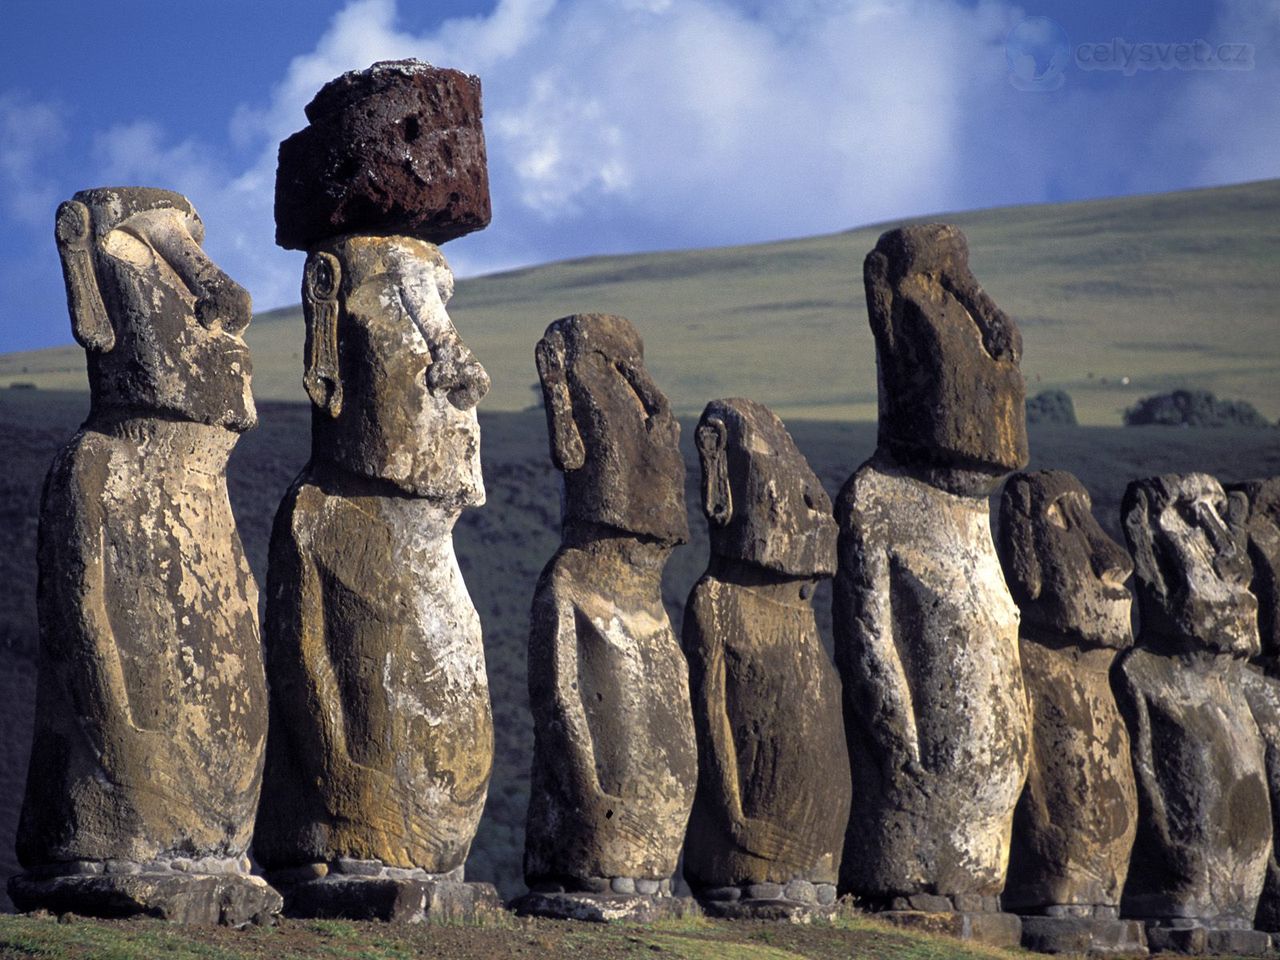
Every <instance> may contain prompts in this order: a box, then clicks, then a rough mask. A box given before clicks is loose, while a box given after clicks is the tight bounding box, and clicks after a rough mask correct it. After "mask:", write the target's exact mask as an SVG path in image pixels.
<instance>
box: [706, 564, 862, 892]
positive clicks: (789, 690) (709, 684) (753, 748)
mask: <svg viewBox="0 0 1280 960" xmlns="http://www.w3.org/2000/svg"><path fill="white" fill-rule="evenodd" d="M801 582H802V581H798V580H797V581H790V582H785V583H781V584H772V585H768V586H764V587H755V586H743V585H739V584H735V583H729V582H725V581H723V580H719V579H716V578H715V577H713V576H710V575H708V576H705V577H703V578H702V580H700V581H699V583H698V585H697V586H696V587H695V588H694V591H693V594H692V596H691V597H690V600H689V605H688V607H687V608H686V614H685V628H684V645H685V651H686V654H687V655H688V658H689V665H690V673H691V677H692V689H693V698H694V717H695V721H696V723H697V726H698V728H699V730H698V733H699V738H700V742H701V743H702V744H703V750H702V753H701V758H702V762H701V764H700V768H699V771H698V774H699V786H698V793H697V797H696V800H695V803H694V808H693V814H692V817H691V818H690V824H689V836H688V839H687V840H686V843H685V860H684V872H685V876H686V878H687V879H688V880H689V881H690V883H693V884H695V885H698V886H703V887H719V886H729V885H741V884H748V883H763V882H779V883H786V882H787V881H789V880H792V879H803V880H809V881H811V882H813V883H832V884H833V883H835V882H836V880H837V876H836V873H837V869H838V863H839V857H840V851H841V848H842V846H843V843H844V833H845V827H846V825H847V824H848V821H849V795H850V775H849V755H848V751H847V749H846V746H845V736H844V728H843V721H842V719H841V714H840V680H839V677H838V676H837V674H836V671H835V668H834V667H833V666H832V664H831V661H830V658H829V657H828V656H827V654H826V651H824V650H823V649H822V643H821V640H820V639H819V636H818V627H817V623H816V621H815V619H814V614H813V606H812V603H811V601H810V600H808V599H801V595H800V589H801V586H800V585H801ZM804 583H805V585H806V586H807V587H811V583H810V582H808V581H804Z"/></svg>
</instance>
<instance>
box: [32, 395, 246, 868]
mask: <svg viewBox="0 0 1280 960" xmlns="http://www.w3.org/2000/svg"><path fill="white" fill-rule="evenodd" d="M103 429H105V430H107V431H109V432H99V430H98V429H95V428H93V427H87V428H86V429H84V430H82V431H81V432H80V433H79V434H78V435H77V436H76V437H75V438H74V439H73V440H72V441H71V443H70V444H69V445H68V446H67V447H65V448H64V449H63V450H62V452H61V453H60V454H59V456H58V458H57V459H56V460H55V461H54V464H53V467H52V469H51V471H50V474H49V477H48V480H47V481H46V487H45V494H44V507H43V510H42V516H41V531H40V541H41V542H40V572H41V578H40V596H39V603H40V620H41V634H42V642H41V657H42V663H41V666H40V682H39V699H40V705H39V707H38V709H37V717H38V720H37V729H36V733H35V742H34V746H33V751H32V764H31V772H30V775H29V778H28V786H27V802H26V805H25V807H24V814H23V823H22V827H21V829H20V832H19V836H20V840H19V853H20V857H21V859H22V861H23V862H24V863H25V864H28V865H35V864H39V863H45V862H50V861H60V860H72V859H78V860H104V859H108V858H112V859H115V858H118V859H128V860H135V861H148V860H152V859H156V858H164V857H166V856H168V857H175V856H186V857H191V856H196V857H199V856H216V857H228V858H229V857H235V856H239V855H240V854H242V853H243V852H244V851H245V850H246V848H247V847H248V843H249V836H250V831H251V828H252V823H253V811H254V808H255V806H256V804H257V802H258V791H259V786H260V783H261V772H262V756H263V748H264V745H265V739H266V716H267V705H266V685H265V680H264V675H263V668H262V651H261V644H260V641H259V635H258V615H257V601H258V591H257V586H256V584H255V583H254V580H253V575H252V573H251V572H250V570H249V565H248V563H247V562H246V560H245V557H244V552H243V549H242V547H241V543H240V538H239V536H238V534H237V532H236V528H235V521H234V518H233V517H232V514H231V505H230V502H229V500H228V497H227V487H226V478H225V472H224V471H225V465H226V459H227V456H228V454H229V453H230V451H231V447H232V446H233V445H234V443H235V440H236V434H233V433H231V432H228V431H226V430H224V429H221V428H218V427H209V426H202V425H196V424H190V423H174V422H168V421H157V420H148V419H138V420H132V421H126V422H123V423H115V424H113V425H111V426H109V427H104V428H103Z"/></svg>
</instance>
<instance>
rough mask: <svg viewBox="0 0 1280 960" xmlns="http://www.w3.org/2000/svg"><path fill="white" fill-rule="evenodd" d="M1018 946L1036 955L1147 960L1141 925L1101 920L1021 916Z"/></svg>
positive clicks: (1132, 921) (1131, 922)
mask: <svg viewBox="0 0 1280 960" xmlns="http://www.w3.org/2000/svg"><path fill="white" fill-rule="evenodd" d="M1022 946H1023V949H1025V950H1034V951H1035V952H1036V953H1070V954H1088V955H1089V956H1094V957H1145V956H1147V936H1146V931H1145V929H1144V927H1143V924H1142V921H1140V920H1111V919H1107V918H1104V917H1042V916H1024V917H1023V918H1022Z"/></svg>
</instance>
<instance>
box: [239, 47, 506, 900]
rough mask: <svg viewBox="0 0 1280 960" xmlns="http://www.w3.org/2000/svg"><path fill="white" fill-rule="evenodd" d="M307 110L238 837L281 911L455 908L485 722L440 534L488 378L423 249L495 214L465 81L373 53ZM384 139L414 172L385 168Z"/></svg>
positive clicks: (282, 221) (291, 212)
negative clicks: (300, 320) (291, 404)
mask: <svg viewBox="0 0 1280 960" xmlns="http://www.w3.org/2000/svg"><path fill="white" fill-rule="evenodd" d="M307 115H308V117H309V119H310V120H311V126H309V127H308V128H307V129H305V130H303V131H302V132H301V133H298V134H295V135H294V136H293V137H291V138H289V139H288V140H286V141H285V142H284V144H283V145H282V146H281V151H280V155H281V165H280V171H279V175H278V179H277V194H276V196H277V202H276V216H277V225H278V238H279V239H280V240H281V242H282V243H285V244H286V245H289V246H294V245H305V246H306V249H307V251H308V254H307V262H306V267H305V271H304V276H303V284H302V297H303V309H304V312H305V315H306V322H307V343H306V369H305V376H304V382H305V384H306V388H307V392H308V394H309V395H310V397H311V402H312V434H311V460H310V461H309V462H308V464H307V466H306V467H305V468H304V469H303V471H302V473H301V474H300V475H299V476H298V478H297V479H296V480H295V481H294V484H293V486H292V487H291V488H290V490H289V492H288V493H287V494H286V496H285V498H284V501H283V503H281V505H280V510H279V512H278V513H277V515H276V522H275V527H274V529H273V531H272V536H271V553H270V564H269V570H268V576H267V610H266V626H265V640H266V645H267V673H268V676H269V678H270V681H271V730H270V737H269V740H268V745H267V769H266V779H265V783H264V787H263V798H262V809H261V812H260V814H259V818H258V828H257V833H256V836H255V839H254V851H255V854H256V856H257V857H258V859H259V860H260V861H261V862H262V863H263V865H264V866H265V867H266V868H267V869H268V875H269V876H270V877H271V878H272V880H273V882H275V883H276V884H277V886H279V887H280V889H281V891H282V892H283V893H284V897H285V912H286V913H287V914H290V915H294V916H331V917H338V916H342V917H351V918H363V919H374V918H376V919H383V920H388V921H396V922H399V921H406V922H408V921H414V920H420V919H422V918H423V917H424V916H426V917H428V918H430V919H436V920H438V919H470V918H473V917H474V916H475V915H476V914H477V913H479V912H483V911H488V910H490V909H496V908H498V907H499V906H500V902H499V901H498V899H497V893H496V891H495V890H494V889H493V887H492V886H491V885H490V884H487V883H486V884H467V883H464V882H463V865H464V861H465V860H466V857H467V852H468V850H469V849H470V846H471V841H472V839H473V838H474V836H475V832H476V828H477V826H478V824H479V820H480V814H481V811H482V809H483V807H484V802H485V797H486V794H487V791H488V784H489V773H490V770H491V768H492V765H493V719H492V713H491V707H490V702H489V686H488V680H487V675H486V672H485V660H484V648H483V645H482V643H481V634H480V621H479V618H478V616H477V615H476V611H475V608H474V607H473V606H472V603H471V599H470V597H469V596H468V594H467V588H466V585H465V583H463V580H462V574H461V572H460V570H459V568H458V562H457V559H456V557H455V555H454V549H453V527H454V524H455V523H456V521H457V519H458V517H459V515H460V514H461V512H462V510H463V509H464V508H466V507H473V506H479V505H480V504H482V503H484V484H483V481H482V478H481V473H480V430H479V426H478V422H477V419H476V411H475V406H476V403H477V402H478V401H479V400H480V399H481V397H483V396H484V394H485V393H486V391H487V390H488V388H489V378H488V375H487V374H486V373H485V371H484V369H483V368H482V367H481V366H480V364H479V362H478V361H477V360H476V358H475V357H474V356H473V355H472V353H471V351H470V350H468V349H467V347H466V345H465V344H463V342H462V339H461V338H460V336H459V335H458V331H457V330H456V329H455V328H454V326H453V324H452V322H451V321H450V319H449V314H448V312H447V311H446V308H445V307H446V304H447V303H448V301H449V298H450V295H451V294H452V292H453V275H452V273H451V272H450V270H449V265H448V264H447V263H446V262H445V259H444V257H443V256H442V255H441V253H440V251H439V249H438V248H437V247H436V246H435V243H436V242H440V241H443V240H446V239H448V238H450V237H452V236H456V235H457V234H458V233H461V232H465V229H472V228H474V226H475V225H483V223H484V222H487V220H488V192H487V187H486V188H485V189H484V190H483V191H482V192H481V193H479V194H476V195H475V196H471V195H467V194H466V193H465V191H466V189H467V184H472V183H475V182H481V183H483V182H484V179H485V172H484V149H483V139H482V133H481V130H480V102H479V87H478V84H477V81H476V80H475V78H474V77H468V76H466V75H465V74H461V73H458V72H457V71H453V70H438V69H435V68H433V67H430V66H427V65H426V64H421V63H417V62H416V61H406V62H393V63H379V64H375V65H374V66H373V67H371V68H370V69H368V70H365V71H361V72H358V73H349V74H345V75H344V76H342V77H340V78H338V79H337V80H335V81H333V82H332V83H330V84H328V85H327V86H325V87H324V88H323V89H322V90H321V91H320V93H319V94H318V95H317V96H316V98H315V100H314V101H312V103H311V105H310V106H309V107H308V108H307ZM451 143H454V144H457V143H461V144H462V147H459V148H457V149H456V151H455V152H454V154H453V156H454V157H455V158H456V159H457V162H458V166H457V168H452V167H450V168H448V169H447V170H445V167H444V160H443V159H441V155H440V154H441V152H442V151H443V152H446V153H447V152H448V151H449V149H451V148H450V147H449V144H451ZM397 151H398V154H397V155H398V156H399V157H400V158H401V159H400V160H399V161H398V163H399V164H400V167H403V169H404V170H409V169H410V168H413V169H419V170H421V171H425V172H424V173H423V174H422V178H421V179H422V182H419V180H417V179H412V178H410V180H409V181H407V182H402V181H401V180H399V179H396V177H394V176H391V175H390V174H389V173H388V175H387V176H385V177H384V176H383V175H382V173H380V172H379V171H380V170H381V167H377V164H379V163H381V159H380V158H383V155H384V154H391V153H396V152H397ZM318 157H320V158H323V157H329V158H330V159H334V158H348V159H349V161H350V162H346V163H343V162H338V161H337V160H335V162H332V163H331V162H329V161H328V160H325V161H323V162H321V160H318V159H317V158H318ZM406 158H407V159H406ZM371 166H372V167H373V169H371ZM400 167H398V168H397V169H399V168H400ZM442 170H443V171H445V172H443V173H442V172H441V171H442ZM431 171H435V174H439V176H440V177H443V178H444V182H443V184H442V183H441V182H440V180H439V179H438V178H437V179H434V180H433V179H432V178H431V177H429V176H427V174H428V173H431ZM433 176H434V174H433ZM331 178H336V179H331ZM423 183H426V186H423ZM451 183H452V184H455V185H456V186H457V191H455V192H454V193H452V194H451V193H450V192H449V190H448V189H447V188H448V185H449V184H451ZM411 184H417V188H420V189H421V190H424V191H426V192H425V193H415V192H414V188H413V187H412V186H411ZM433 190H440V191H444V193H443V194H441V195H438V194H436V193H434V192H432V191H433ZM458 191H461V194H459V192H458ZM459 195H462V196H464V198H465V197H470V199H469V200H468V202H466V203H464V204H463V205H462V207H461V209H454V208H450V207H448V206H447V203H448V202H450V199H449V198H452V202H459V201H458V197H459ZM300 198H302V199H300ZM305 198H311V199H312V200H313V202H310V203H306V202H303V199H305ZM326 204H329V205H330V206H328V207H327V206H326ZM320 211H328V213H327V218H326V219H324V220H323V222H322V223H321V224H320V225H319V226H317V225H316V218H317V217H319V212H320ZM464 228H465V229H464ZM324 230H327V231H329V234H330V236H328V237H326V238H323V239H318V237H319V236H320V234H321V233H322V232H323V231H324Z"/></svg>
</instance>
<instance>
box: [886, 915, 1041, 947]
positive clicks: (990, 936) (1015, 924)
mask: <svg viewBox="0 0 1280 960" xmlns="http://www.w3.org/2000/svg"><path fill="white" fill-rule="evenodd" d="M869 916H872V917H874V918H875V919H877V920H883V921H884V922H885V923H891V924H893V925H894V926H896V927H904V928H906V929H908V930H919V931H920V932H922V933H940V934H943V935H944V936H948V937H955V938H956V939H958V940H972V941H974V942H975V943H984V944H987V945H988V946H992V947H1016V946H1019V945H1020V944H1021V943H1022V920H1021V918H1020V917H1018V915H1017V914H1013V913H995V912H981V913H962V912H960V911H954V910H953V911H948V912H945V913H927V912H925V911H923V910H882V911H879V912H876V913H871V914H869Z"/></svg>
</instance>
